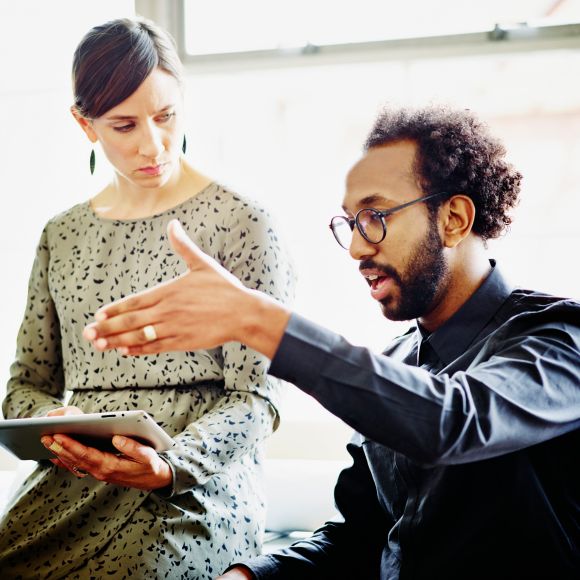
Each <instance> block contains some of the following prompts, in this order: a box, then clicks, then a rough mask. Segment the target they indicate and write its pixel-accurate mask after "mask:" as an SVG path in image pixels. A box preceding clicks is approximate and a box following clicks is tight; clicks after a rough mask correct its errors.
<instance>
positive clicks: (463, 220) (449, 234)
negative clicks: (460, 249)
mask: <svg viewBox="0 0 580 580" xmlns="http://www.w3.org/2000/svg"><path fill="white" fill-rule="evenodd" d="M440 217H442V218H443V243H444V245H445V247H446V248H454V247H455V246H457V245H458V244H460V243H461V242H462V241H463V240H464V239H465V238H466V237H467V236H468V235H469V234H470V232H471V229H472V228H473V222H474V221H475V205H474V203H473V200H472V199H471V198H470V197H469V196H467V195H454V196H453V197H452V198H450V199H449V200H448V201H447V202H445V203H444V204H443V206H442V207H441V209H440Z"/></svg>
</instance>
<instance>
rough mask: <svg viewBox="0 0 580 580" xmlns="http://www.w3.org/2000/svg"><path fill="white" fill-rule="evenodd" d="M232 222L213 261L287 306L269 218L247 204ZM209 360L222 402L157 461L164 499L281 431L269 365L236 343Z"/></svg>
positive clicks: (286, 278) (287, 267) (285, 264)
mask: <svg viewBox="0 0 580 580" xmlns="http://www.w3.org/2000/svg"><path fill="white" fill-rule="evenodd" d="M231 215H232V220H231V223H230V225H229V226H228V227H227V229H226V230H225V232H224V234H225V235H224V240H223V244H221V245H220V248H221V249H220V250H219V252H217V253H216V254H214V257H215V258H216V259H217V260H218V261H220V262H221V263H222V265H223V266H224V267H225V268H227V269H228V270H229V271H230V272H232V273H233V274H234V275H235V276H237V277H238V278H239V279H240V280H241V281H242V282H243V283H244V284H245V285H246V286H248V287H249V288H254V289H258V290H261V291H263V292H265V293H267V294H269V295H270V296H273V297H274V298H276V299H277V300H280V301H281V302H284V303H287V304H288V303H290V302H291V300H292V299H293V297H294V283H295V279H294V270H293V266H292V264H291V261H290V259H289V256H288V253H287V251H286V249H285V248H284V246H283V245H282V243H281V241H280V238H279V236H278V234H277V233H276V227H275V225H274V224H273V222H272V219H271V217H270V216H269V214H268V213H267V212H266V211H264V210H263V209H262V208H260V207H259V206H257V205H256V204H253V203H250V202H245V203H244V205H243V206H242V207H241V208H240V207H239V206H235V208H234V209H233V210H232V211H231ZM213 356H215V357H216V358H217V359H218V360H219V362H220V364H221V366H222V368H223V376H224V389H225V390H224V396H223V397H222V399H221V400H220V401H219V402H218V403H217V404H216V405H215V406H214V407H213V408H212V410H211V411H210V412H208V413H206V414H205V415H204V416H203V417H201V418H200V419H198V420H197V421H195V422H194V423H191V424H190V425H188V427H187V428H186V429H185V430H184V431H183V432H182V433H180V434H179V435H177V436H176V437H175V441H176V443H177V446H178V447H177V448H176V449H175V450H172V451H168V452H165V453H163V454H161V455H162V456H163V457H164V458H165V459H166V461H167V462H168V463H169V465H170V467H171V469H172V471H173V476H174V477H173V488H172V490H171V491H170V492H168V493H170V495H174V494H179V493H183V492H184V491H186V490H188V489H191V487H193V486H195V485H199V484H203V483H204V482H206V481H207V480H208V479H209V478H210V477H212V476H213V475H214V474H216V473H219V472H220V471H223V470H224V468H225V467H227V464H228V463H229V462H234V461H239V460H240V458H242V457H244V456H246V455H248V454H251V453H253V451H254V450H255V448H256V446H257V445H258V444H259V443H260V442H261V441H263V440H264V439H265V438H266V437H267V436H268V435H270V434H271V433H272V432H273V431H274V430H275V429H276V428H277V426H278V423H279V412H278V408H279V399H280V397H281V391H282V389H283V383H282V381H280V380H278V379H276V378H274V377H271V376H268V367H269V364H270V361H269V359H267V358H266V357H264V356H263V355H261V354H260V353H258V352H256V351H254V350H252V349H250V348H248V347H246V346H245V345H243V344H240V343H237V342H230V343H227V344H225V345H224V346H223V347H222V348H221V349H218V350H216V351H214V352H213ZM166 491H167V490H166Z"/></svg>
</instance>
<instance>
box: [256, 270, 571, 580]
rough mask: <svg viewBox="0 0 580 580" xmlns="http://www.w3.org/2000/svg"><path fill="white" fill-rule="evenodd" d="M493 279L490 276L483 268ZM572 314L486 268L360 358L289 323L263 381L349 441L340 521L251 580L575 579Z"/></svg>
mask: <svg viewBox="0 0 580 580" xmlns="http://www.w3.org/2000/svg"><path fill="white" fill-rule="evenodd" d="M492 265H495V264H494V263H493V262H492ZM579 354H580V304H578V303H577V302H575V301H573V300H567V299H561V298H556V297H553V296H548V295H545V294H541V293H538V292H533V291H530V290H523V289H512V288H510V287H509V286H508V284H507V283H506V281H505V280H504V278H503V277H502V275H501V273H500V272H499V269H498V268H495V267H494V268H493V270H492V272H491V274H490V275H489V276H488V278H487V279H486V280H485V282H484V283H483V284H482V286H481V287H480V288H479V289H478V290H477V291H476V293H475V294H474V295H473V296H472V297H471V298H470V299H469V300H468V301H467V302H466V303H465V304H464V305H463V306H462V307H461V309H460V310H459V311H458V312H457V313H456V314H455V315H454V316H452V317H451V318H450V319H449V320H448V321H447V322H446V323H445V324H444V325H443V326H442V327H440V328H439V329H437V330H436V331H435V332H433V333H432V334H430V335H427V333H425V332H424V331H423V330H422V329H421V328H419V327H414V328H412V329H411V330H409V331H408V332H407V333H406V334H405V335H403V336H401V337H399V338H398V339H396V340H395V341H394V342H393V343H392V345H391V346H390V347H389V348H388V349H387V350H386V351H385V352H384V355H377V354H373V353H372V352H370V351H369V350H367V349H365V348H359V347H354V346H352V345H350V344H349V343H348V342H346V341H345V340H344V339H343V338H341V337H340V336H338V335H336V334H334V333H332V332H330V331H328V330H326V329H324V328H321V327H319V326H317V325H315V324H313V323H311V322H309V321H307V320H305V319H303V318H301V317H299V316H296V315H294V316H293V317H292V319H291V321H290V324H289V325H288V328H287V330H286V333H285V336H284V338H283V340H282V343H281V345H280V348H279V350H278V352H277V353H276V356H275V358H274V360H273V361H272V365H271V367H270V373H271V374H273V375H275V376H277V377H280V378H282V379H285V380H287V381H290V382H293V383H295V384H296V385H297V386H298V387H299V388H301V389H302V390H303V391H305V392H307V393H309V394H310V395H312V396H313V397H315V398H316V399H317V400H318V401H319V402H320V403H321V404H322V405H323V406H324V407H326V408H327V409H328V410H329V411H331V412H332V413H334V414H335V415H337V416H338V417H340V418H341V419H342V420H344V421H345V422H347V423H348V424H349V425H351V426H352V427H353V428H354V429H355V430H356V431H357V433H356V434H355V436H354V438H353V439H352V441H351V443H350V444H349V446H348V448H349V452H350V454H351V455H352V458H353V465H352V467H350V468H347V469H346V470H345V471H343V472H342V474H341V475H340V477H339V480H338V483H337V486H336V489H335V499H336V505H337V508H338V510H339V512H340V518H338V519H337V521H332V522H328V523H326V524H325V525H324V526H323V527H322V528H320V529H319V530H317V531H316V532H315V533H314V535H313V536H312V537H311V538H309V539H308V540H305V541H301V542H299V543H297V544H294V545H293V546H292V548H290V549H287V550H284V551H281V552H278V553H275V554H270V555H266V556H261V557H259V558H258V559H255V560H252V561H251V562H249V563H247V565H248V567H249V568H251V569H252V571H253V572H254V574H255V575H256V577H257V578H266V577H267V578H270V577H276V578H300V579H302V580H303V579H306V578H326V577H328V578H356V579H357V580H359V579H364V578H381V579H398V578H402V579H408V578H417V579H423V578H429V579H438V578H446V579H452V578H462V579H465V578H470V579H474V578H482V579H483V578H485V579H489V578H526V579H529V578H578V577H579V576H578V574H579V572H580V560H579V546H580V541H579V517H578V516H579V509H580V506H579V495H580V477H579V476H578V473H579V472H580V470H578V465H577V463H578V456H579V454H578V450H579V446H578V443H579V436H578V433H579V431H578V427H579V426H580V386H579V383H580V372H579V368H580V364H579V363H580V356H579Z"/></svg>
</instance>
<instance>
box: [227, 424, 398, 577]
mask: <svg viewBox="0 0 580 580" xmlns="http://www.w3.org/2000/svg"><path fill="white" fill-rule="evenodd" d="M362 440H363V438H362V437H361V436H360V435H359V434H355V435H354V437H353V439H352V441H351V442H350V443H349V444H348V445H347V450H348V452H349V454H350V455H351V457H352V459H353V464H352V466H350V467H348V468H346V469H345V470H343V471H342V472H341V474H340V476H339V478H338V481H337V484H336V487H335V490H334V499H335V503H336V507H337V509H338V512H339V516H338V517H337V518H335V519H334V520H332V521H329V522H326V524H324V526H322V527H321V528H319V529H318V530H316V531H315V532H314V533H313V534H312V536H310V537H309V538H308V539H305V540H300V541H298V542H295V543H294V544H292V546H290V547H289V548H286V549H284V550H280V551H278V552H274V553H272V554H267V555H264V556H259V557H258V558H254V559H252V560H250V561H247V562H243V565H244V566H246V567H247V568H249V569H250V570H251V571H252V572H253V574H254V576H255V577H256V578H257V579H258V580H261V579H262V578H277V579H280V580H286V579H288V580H290V579H295V578H301V579H303V580H308V579H310V578H312V579H315V578H316V579H319V578H357V579H360V580H366V579H368V580H370V579H374V578H378V577H379V576H380V562H381V552H382V550H383V549H384V548H385V544H386V541H385V540H386V537H387V534H388V531H389V529H390V528H391V527H392V526H393V525H394V521H391V520H390V519H389V516H387V512H386V511H385V510H384V509H383V508H382V507H381V505H380V503H379V500H378V497H377V490H376V487H375V483H374V480H373V477H372V474H371V472H370V470H369V466H368V462H367V459H366V456H365V453H364V449H363V445H362ZM234 565H235V564H234Z"/></svg>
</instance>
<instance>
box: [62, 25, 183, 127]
mask: <svg viewBox="0 0 580 580" xmlns="http://www.w3.org/2000/svg"><path fill="white" fill-rule="evenodd" d="M157 67H158V68H160V69H162V70H164V71H165V72H167V73H169V74H170V75H172V76H173V77H175V78H176V79H177V81H178V82H179V83H180V84H182V76H181V61H180V60H179V57H178V55H177V50H176V48H175V43H174V41H173V39H172V38H171V36H170V35H169V34H168V33H167V32H165V31H164V30H162V29H160V28H159V27H158V26H156V25H155V24H153V23H152V22H150V21H148V20H145V19H141V18H135V19H131V18H122V19H118V20H111V21H110V22H107V23H105V24H103V25H101V26H95V28H93V29H91V30H89V32H88V33H87V34H86V35H85V36H84V38H83V39H82V40H81V42H80V43H79V45H78V47H77V49H76V50H75V53H74V57H73V67H72V79H73V92H74V102H75V106H76V107H77V110H78V111H79V113H81V115H83V117H86V118H88V119H96V118H97V117H100V116H101V115H103V114H104V113H106V112H107V111H109V110H110V109H112V108H113V107H115V106H116V105H118V104H119V103H121V102H123V101H124V100H125V99H126V98H127V97H129V96H131V95H132V94H133V93H134V92H135V91H136V90H137V89H138V88H139V86H140V85H141V83H142V82H143V81H144V80H145V79H146V78H147V77H148V76H149V74H150V73H151V71H152V70H153V69H154V68H157Z"/></svg>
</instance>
